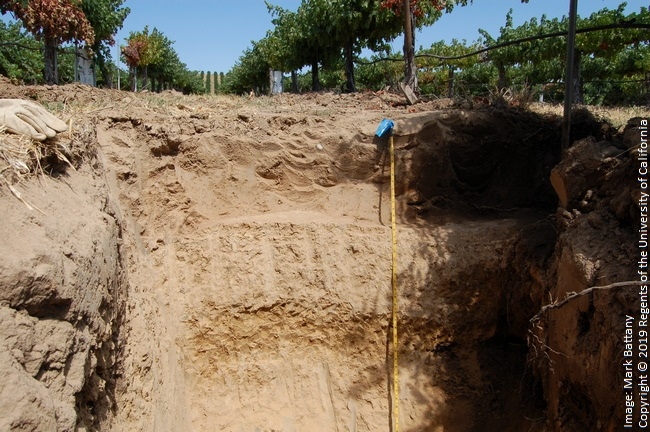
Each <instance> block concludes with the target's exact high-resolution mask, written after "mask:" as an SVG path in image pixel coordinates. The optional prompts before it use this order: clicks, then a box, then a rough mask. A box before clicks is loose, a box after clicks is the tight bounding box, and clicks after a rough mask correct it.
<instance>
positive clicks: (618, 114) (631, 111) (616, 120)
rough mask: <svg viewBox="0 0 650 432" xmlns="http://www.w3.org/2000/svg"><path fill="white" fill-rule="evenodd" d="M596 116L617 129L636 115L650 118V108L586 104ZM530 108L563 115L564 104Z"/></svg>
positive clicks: (535, 104) (538, 104) (537, 103)
mask: <svg viewBox="0 0 650 432" xmlns="http://www.w3.org/2000/svg"><path fill="white" fill-rule="evenodd" d="M585 108H587V110H589V112H591V113H592V114H593V115H594V116H595V117H596V118H598V119H603V120H606V121H608V122H609V123H611V124H612V126H614V127H615V128H616V129H620V128H621V127H624V126H625V125H627V122H628V120H630V119H631V118H634V117H645V118H650V108H648V107H638V106H633V107H602V106H593V105H588V106H585ZM529 109H530V110H531V111H533V112H536V113H540V114H555V115H559V116H562V115H563V112H564V106H563V105H559V104H548V103H539V102H535V103H531V104H530V106H529Z"/></svg>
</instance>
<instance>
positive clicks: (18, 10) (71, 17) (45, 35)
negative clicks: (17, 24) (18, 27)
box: [0, 0, 95, 84]
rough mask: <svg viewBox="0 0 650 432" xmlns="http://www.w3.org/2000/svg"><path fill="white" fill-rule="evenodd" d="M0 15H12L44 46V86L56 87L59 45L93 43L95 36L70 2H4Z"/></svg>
mask: <svg viewBox="0 0 650 432" xmlns="http://www.w3.org/2000/svg"><path fill="white" fill-rule="evenodd" d="M0 12H2V13H3V14H5V13H7V12H12V13H13V14H14V15H15V16H16V17H17V18H18V19H20V20H21V21H22V22H23V25H24V26H25V28H26V29H27V30H28V31H29V32H30V33H32V34H33V35H34V36H35V37H36V39H37V40H43V41H44V42H45V50H44V52H45V54H44V62H45V72H44V78H45V82H46V83H47V84H57V83H58V80H59V79H58V67H57V47H58V46H59V45H60V44H61V43H63V42H70V41H84V42H85V43H86V44H87V45H88V46H92V45H93V43H94V42H95V33H94V31H93V28H92V26H91V25H90V22H88V19H87V18H86V16H85V14H84V12H83V10H82V9H81V8H80V7H79V6H78V5H77V3H76V2H74V1H72V0H29V1H28V2H25V1H21V0H5V1H2V2H1V3H0Z"/></svg>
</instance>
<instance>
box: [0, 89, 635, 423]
mask: <svg viewBox="0 0 650 432" xmlns="http://www.w3.org/2000/svg"><path fill="white" fill-rule="evenodd" d="M0 84H1V85H2V88H3V90H4V89H5V87H6V92H5V93H3V94H11V96H12V97H25V98H32V99H35V100H38V101H39V102H41V103H44V104H45V105H46V106H48V107H50V108H51V109H53V110H57V112H58V113H59V115H60V116H61V117H62V118H64V119H65V120H71V124H72V125H73V133H72V134H71V135H70V139H71V144H75V146H76V147H80V146H82V145H86V146H96V147H97V152H96V158H88V159H87V161H86V162H85V163H82V164H81V165H80V166H79V167H78V170H77V171H73V170H71V169H67V170H66V171H65V172H63V173H61V174H60V175H59V176H58V177H57V178H55V179H47V180H41V183H40V184H39V183H38V182H37V181H35V180H32V181H26V182H25V183H24V184H18V185H16V187H17V188H19V189H20V190H21V191H23V193H24V195H25V196H26V197H27V198H28V199H29V200H30V201H32V202H34V204H36V205H37V206H38V208H40V209H42V210H43V213H44V214H41V213H38V212H29V211H28V210H27V209H26V208H25V207H24V206H23V204H22V203H20V202H19V201H17V200H16V199H15V198H14V197H13V196H11V195H10V194H9V193H6V191H5V192H4V195H3V196H0V199H2V202H3V206H5V208H6V209H7V211H6V214H7V217H6V219H5V223H6V224H8V226H10V227H11V230H9V229H7V231H11V233H10V234H9V235H7V236H5V238H3V239H2V240H0V241H1V242H2V247H3V248H4V249H3V250H7V251H10V253H8V254H5V256H4V257H3V258H2V259H0V267H1V268H2V272H0V274H2V275H3V279H1V280H2V286H3V287H8V289H5V290H3V292H5V293H8V294H6V295H4V297H2V306H0V312H1V314H2V315H0V316H2V317H4V318H1V319H0V325H1V326H2V332H1V334H2V338H0V339H1V343H2V344H3V345H6V348H7V349H6V350H5V349H3V352H5V353H6V354H5V355H4V357H0V367H2V368H3V369H4V370H6V371H7V373H8V374H9V376H11V377H12V381H8V383H11V391H10V390H9V389H10V387H8V386H7V384H5V385H0V394H1V395H2V397H1V398H0V407H8V406H10V405H13V406H19V407H21V409H20V410H16V411H15V414H14V415H13V416H12V417H4V416H3V418H7V419H10V420H7V423H6V424H3V427H4V426H6V429H9V430H12V429H13V430H19V429H24V428H26V427H27V425H35V426H33V427H34V428H35V429H41V428H48V427H54V425H55V424H56V426H57V427H58V428H59V429H61V430H74V427H75V426H76V427H80V428H84V427H85V428H87V429H88V430H92V429H95V428H100V427H101V428H102V429H110V430H115V431H121V430H125V431H126V430H145V429H150V428H151V425H153V427H154V429H157V430H158V429H160V430H233V431H236V430H237V431H238V430H264V431H271V430H275V431H279V430H282V431H297V430H351V431H352V430H354V431H374V430H384V429H387V428H388V427H389V423H390V391H389V388H388V383H389V382H390V369H389V368H388V366H387V365H388V360H389V358H388V353H389V351H390V348H391V347H390V344H389V342H388V334H389V319H390V307H391V304H390V303H391V299H390V265H391V264H390V256H391V250H390V249H391V246H390V226H389V225H390V224H389V214H390V211H389V210H390V202H389V201H390V197H389V195H388V173H389V167H388V165H387V161H388V158H387V141H386V140H385V139H379V138H377V137H375V136H374V132H375V128H376V127H377V125H378V124H379V122H380V120H381V119H382V118H384V117H390V118H391V119H393V120H394V121H395V123H396V128H395V145H396V148H397V151H396V157H397V167H396V168H397V173H398V174H397V181H398V187H397V192H398V214H399V225H398V239H399V240H398V254H399V268H398V270H399V275H398V280H399V284H400V297H399V306H400V327H399V330H400V338H401V339H400V356H401V367H400V382H401V388H402V393H401V410H400V416H401V418H400V424H401V426H402V428H403V430H407V431H419V430H423V431H424V430H427V431H429V430H445V431H466V430H486V431H490V430H495V431H496V430H513V431H519V430H533V431H534V430H539V431H541V430H544V429H545V427H546V425H549V426H551V427H553V428H555V429H556V430H570V429H569V428H570V427H573V426H575V425H583V424H588V425H591V423H588V422H587V423H586V422H585V420H584V419H583V418H582V417H581V415H582V414H580V410H581V409H582V408H584V406H585V405H584V404H583V405H580V406H579V407H578V406H577V405H575V404H574V405H572V404H571V403H572V402H570V401H572V400H583V399H585V400H588V401H589V405H588V406H589V407H590V409H591V412H592V414H593V415H592V416H591V417H590V418H598V419H600V420H601V425H605V424H608V423H605V414H603V415H601V414H597V413H599V412H600V411H599V410H600V409H601V408H603V407H606V408H607V409H609V410H610V411H608V412H609V413H610V414H611V413H613V414H611V416H614V417H611V416H610V419H611V418H615V416H618V415H620V412H618V411H616V410H617V409H618V408H617V407H616V406H615V402H616V401H614V400H611V398H610V399H608V398H606V397H604V396H603V394H604V393H603V391H601V390H602V389H603V388H605V386H606V385H610V384H611V383H612V382H614V380H615V379H616V377H615V371H613V370H610V371H606V370H603V369H602V368H600V369H598V368H596V367H595V366H594V367H591V366H590V368H586V369H584V368H583V369H584V370H583V371H582V372H576V370H577V369H578V368H577V367H576V364H577V363H579V362H581V361H582V360H583V359H585V358H586V357H585V356H586V355H591V356H595V357H593V359H592V360H590V361H595V359H597V358H600V357H598V356H599V355H601V356H605V357H604V358H607V356H611V355H614V354H615V352H616V349H617V348H619V345H620V344H619V343H618V342H617V340H616V339H615V338H613V337H612V336H611V335H610V336H607V337H609V339H611V341H610V343H609V345H607V347H608V348H607V351H606V352H605V351H603V352H599V353H596V352H595V351H593V350H591V351H588V350H587V351H581V350H580V347H584V348H585V350H586V349H587V347H588V346H589V344H588V343H587V342H584V341H586V340H587V339H589V338H591V339H593V338H605V335H606V334H608V333H607V332H608V331H610V330H611V327H616V325H618V324H617V323H615V322H614V321H613V317H610V318H607V319H606V314H607V310H608V309H607V308H608V307H612V306H611V302H613V301H618V302H619V303H617V305H615V306H613V307H614V308H615V309H616V308H620V309H625V308H631V307H633V306H632V303H630V302H631V301H632V299H630V298H623V299H620V298H618V297H616V296H615V293H611V294H604V295H603V297H602V298H601V297H599V298H595V297H594V298H593V299H592V300H593V304H592V305H591V306H590V305H589V304H587V305H586V306H585V305H583V303H582V300H581V302H576V305H575V307H577V308H579V309H580V314H587V315H584V316H583V315H578V318H576V316H575V313H577V312H575V311H576V309H575V308H574V307H573V306H572V307H566V308H563V309H561V310H558V312H557V313H558V314H560V315H561V316H562V317H564V316H566V317H565V318H561V317H560V318H558V320H559V321H556V320H555V319H554V320H552V321H551V320H549V321H548V325H546V323H547V322H546V321H544V324H545V325H546V326H545V327H544V329H545V330H544V331H545V332H544V333H543V334H540V335H539V336H540V337H544V338H546V339H544V340H545V341H546V344H547V345H548V346H551V347H553V348H554V349H555V350H557V351H561V350H563V349H566V351H567V352H571V353H573V354H574V356H572V357H571V361H568V360H567V362H566V363H562V367H561V368H559V369H557V370H559V371H560V372H561V374H560V375H557V376H556V375H552V374H550V373H549V370H550V369H549V367H548V364H546V363H544V361H543V360H544V359H545V358H546V357H541V358H534V359H535V360H537V363H536V366H535V368H533V369H531V368H530V367H527V364H528V363H527V360H528V356H529V354H530V353H531V351H529V345H528V344H527V341H526V338H527V337H528V336H529V335H528V330H529V323H528V320H529V319H530V318H531V317H532V316H533V315H534V314H535V313H536V312H537V311H538V310H539V308H540V306H541V305H542V304H544V303H545V302H546V301H547V299H548V294H549V292H551V293H552V294H553V295H554V296H555V298H557V297H561V296H563V295H564V293H565V292H567V291H570V290H572V289H575V288H576V287H577V286H576V285H575V281H576V280H579V281H581V282H580V284H581V285H580V286H587V285H588V284H591V283H596V282H597V281H600V280H606V281H610V280H611V281H614V280H617V279H618V278H619V277H623V276H625V275H626V274H627V273H625V272H626V271H627V270H625V269H627V267H626V266H628V265H629V260H630V257H631V256H633V255H632V253H633V251H631V250H628V249H621V248H619V243H618V239H619V238H621V236H623V237H624V236H632V226H631V224H630V221H631V220H632V219H631V218H632V216H629V214H630V211H632V210H630V205H631V201H630V200H625V199H619V201H618V202H615V199H613V198H612V193H611V192H609V191H614V190H619V189H617V188H620V187H623V185H625V184H626V182H627V181H628V177H627V174H624V173H626V172H627V171H625V170H626V169H628V168H626V167H628V166H631V165H630V162H629V160H627V159H625V158H622V159H620V163H617V164H612V162H606V163H605V162H604V163H605V164H606V166H604V167H603V166H602V165H600V164H597V166H589V167H587V168H584V169H583V168H580V169H578V168H575V167H576V166H578V165H580V164H579V163H577V162H576V163H575V164H573V165H570V166H569V165H566V168H563V166H562V165H560V166H559V168H558V173H559V174H562V175H560V176H559V177H562V178H564V179H565V180H566V179H568V183H567V184H570V187H567V191H569V190H570V192H567V196H568V195H571V197H574V196H575V197H576V198H575V199H574V198H571V199H570V200H569V199H567V203H568V202H571V203H581V202H582V201H585V200H586V202H588V204H587V205H586V207H584V208H583V207H580V208H578V209H576V210H577V211H578V212H579V214H576V212H574V211H573V210H574V209H573V208H572V207H568V206H567V207H566V209H565V210H564V211H562V212H560V213H558V216H557V218H558V219H557V220H556V218H555V216H554V215H555V213H556V207H557V197H556V195H555V192H554V190H553V187H552V185H551V182H550V180H549V179H550V177H551V170H552V169H553V168H554V167H555V166H556V165H557V164H558V162H559V161H560V151H559V147H558V146H559V128H558V120H557V118H552V117H544V116H540V115H535V114H532V113H528V112H523V111H517V110H503V109H501V110H497V109H493V108H490V107H484V108H481V109H476V110H462V109H449V108H448V109H444V110H434V109H433V108H434V106H433V102H432V103H429V104H421V105H418V106H416V107H414V108H408V107H400V106H396V105H397V104H396V103H395V100H394V96H391V95H387V94H381V93H367V94H356V95H338V94H332V93H323V94H314V95H305V96H297V95H281V96H277V97H273V98H266V97H262V98H254V99H251V100H248V99H245V98H226V97H191V98H190V97H185V96H181V95H174V94H165V95H155V94H138V95H134V94H129V93H124V92H113V91H105V90H96V89H91V88H89V87H86V86H78V85H75V86H70V87H14V86H10V85H9V84H7V83H0ZM594 128H601V126H600V125H598V126H589V128H587V129H585V130H588V131H593V129H594ZM581 133H583V132H581ZM590 134H593V133H591V132H590ZM599 138H602V136H601V137H599ZM576 148H578V147H576ZM580 148H581V147H580ZM575 152H576V155H575V160H583V159H581V158H579V157H578V153H577V152H578V150H576V151H575ZM90 153H92V152H90ZM93 154H95V153H93ZM601 159H602V158H601ZM607 163H609V164H610V165H607ZM580 166H582V165H580ZM571 167H573V168H571ZM572 169H573V170H577V171H575V172H581V173H584V172H585V169H589V170H591V169H596V170H601V171H598V172H603V173H610V177H608V178H610V179H611V178H614V179H615V181H612V182H610V183H608V184H609V186H607V188H608V189H607V190H605V189H603V188H604V187H605V186H603V183H602V182H598V181H596V182H595V183H593V184H592V183H589V190H590V191H591V195H589V197H587V198H586V197H585V194H586V191H582V190H581V189H580V186H579V185H578V186H575V185H574V183H573V180H572V179H573V178H574V177H575V174H572V171H571V170H572ZM603 170H604V171H603ZM565 174H566V175H565ZM599 176H600V174H599V175H597V176H594V178H600V177H599ZM599 188H600V189H599ZM2 190H4V189H2ZM583 192H584V193H583ZM566 212H568V213H566ZM567 214H568V215H569V216H567ZM625 214H628V216H627V218H626V217H623V215H625ZM603 229H607V230H608V232H609V233H611V235H609V234H608V235H607V236H603V237H602V238H601V239H599V241H591V242H590V243H588V244H584V242H583V240H581V239H582V236H583V235H585V233H587V232H589V235H590V238H591V239H592V240H593V239H594V238H595V236H596V235H597V233H599V232H600V230H603ZM589 230H591V231H589ZM592 231H593V232H592ZM581 242H582V243H581ZM614 244H615V245H616V246H615V247H614V246H612V245H614ZM612 248H616V249H617V250H618V251H619V252H618V255H616V256H614V257H612V256H606V254H607V251H609V250H612ZM578 258H579V259H578ZM580 260H581V261H580ZM595 262H598V263H599V264H598V266H597V268H596V267H593V266H591V267H590V264H588V263H595ZM594 265H595V264H594ZM594 268H595V269H596V270H594V271H592V272H591V273H588V274H587V273H585V272H586V271H587V270H588V269H594ZM630 268H631V267H630ZM603 278H605V279H603ZM12 287H13V288H12ZM610 295H611V296H614V297H607V296H610ZM615 299H617V300H615ZM608 304H609V305H610V306H608ZM585 307H586V309H584V308H585ZM583 309H584V310H583ZM616 310H618V309H616ZM562 314H565V315H562ZM560 315H558V316H560ZM581 316H583V317H582V318H579V317H581ZM599 317H600V318H599ZM601 318H602V319H601ZM562 320H564V321H562ZM572 320H573V321H572ZM576 320H578V321H576ZM585 320H587V321H588V322H589V323H590V324H589V326H587V327H588V328H587V329H586V330H585V328H586V327H585V324H584V323H585ZM565 326H566V327H565ZM576 326H578V327H576ZM580 326H582V327H580ZM566 329H569V331H570V332H575V335H576V338H577V339H576V340H575V343H573V344H572V345H570V346H568V345H566V343H567V342H566V340H559V339H558V337H559V336H558V335H559V334H560V333H561V332H563V331H565V330H566ZM616 334H618V333H616ZM585 338H586V339H585ZM43 339H46V340H47V341H48V342H47V343H39V342H38V341H40V340H43ZM591 339H590V340H591ZM530 347H531V348H532V345H530ZM553 361H557V362H561V361H562V360H561V359H555V358H554V359H553ZM600 364H606V363H605V362H603V363H600ZM10 371H11V372H10ZM590 373H599V374H601V375H602V376H603V379H602V381H598V382H597V385H596V386H594V388H593V389H585V388H583V385H584V380H585V379H586V377H588V376H589V374H590ZM601 375H599V376H601ZM560 378H561V380H562V382H563V383H565V384H566V385H563V386H562V387H558V385H557V382H558V380H559V379H560ZM567 383H568V384H567ZM16 389H19V390H16ZM567 389H569V390H567ZM567 392H568V393H567ZM599 392H600V393H599ZM547 403H548V410H545V409H546V408H547V406H546V404H547ZM608 404H609V405H608ZM2 409H4V408H2ZM545 413H549V418H548V421H547V420H546V417H545ZM592 423H593V422H592ZM612 424H614V423H612ZM30 427H31V426H30Z"/></svg>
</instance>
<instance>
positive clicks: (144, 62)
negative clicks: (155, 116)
mask: <svg viewBox="0 0 650 432" xmlns="http://www.w3.org/2000/svg"><path fill="white" fill-rule="evenodd" d="M165 44H168V45H171V42H170V41H169V40H168V39H167V38H166V37H165V36H164V35H163V34H162V33H161V32H160V31H158V29H156V28H155V27H154V29H153V31H152V32H151V33H149V26H145V27H144V30H142V31H141V32H131V33H130V34H129V37H128V39H127V45H126V46H125V47H124V48H123V49H122V53H123V54H124V56H125V58H126V59H127V61H126V63H127V64H128V65H129V67H130V68H131V70H132V75H133V78H134V79H136V78H137V69H138V67H140V68H142V89H145V88H147V86H148V82H147V79H148V67H149V65H155V64H157V63H158V62H160V61H161V60H162V58H163V54H164V46H165ZM131 86H132V88H133V84H131Z"/></svg>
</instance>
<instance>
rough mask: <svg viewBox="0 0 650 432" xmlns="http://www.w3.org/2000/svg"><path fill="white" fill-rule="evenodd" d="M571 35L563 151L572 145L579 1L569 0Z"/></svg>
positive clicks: (565, 84) (567, 59)
mask: <svg viewBox="0 0 650 432" xmlns="http://www.w3.org/2000/svg"><path fill="white" fill-rule="evenodd" d="M569 1H570V4H569V33H568V34H567V50H566V51H567V53H566V76H565V79H564V122H563V123H562V150H566V149H568V148H569V145H570V144H571V142H570V141H571V138H570V135H571V107H572V105H573V67H574V62H575V47H576V20H577V15H578V0H569Z"/></svg>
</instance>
